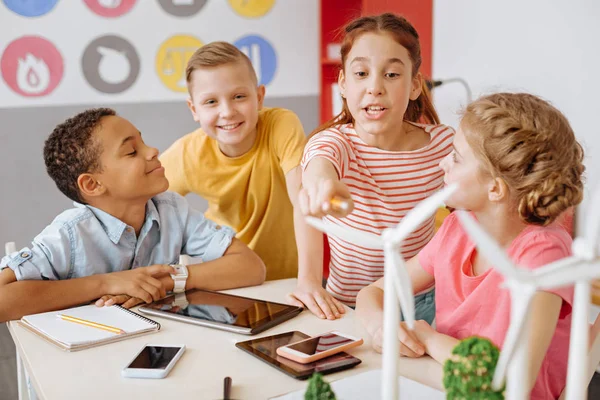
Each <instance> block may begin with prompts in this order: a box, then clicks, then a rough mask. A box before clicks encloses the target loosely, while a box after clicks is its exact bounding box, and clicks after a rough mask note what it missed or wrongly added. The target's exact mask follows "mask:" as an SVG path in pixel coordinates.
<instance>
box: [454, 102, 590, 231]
mask: <svg viewBox="0 0 600 400" xmlns="http://www.w3.org/2000/svg"><path fill="white" fill-rule="evenodd" d="M460 126H461V128H462V131H463V132H464V134H465V139H466V140H467V143H469V146H471V148H472V149H473V151H474V153H475V155H476V156H477V157H478V158H479V159H480V160H481V161H482V162H483V166H484V169H485V170H486V171H487V172H489V173H490V174H491V175H492V176H494V177H498V178H501V179H503V180H504V182H505V183H506V185H507V186H508V189H509V191H510V194H511V196H512V197H513V199H514V201H515V205H516V207H517V210H518V212H519V216H520V218H521V220H522V221H523V222H525V223H528V224H533V225H542V226H545V225H548V224H550V223H552V222H553V221H554V220H555V219H556V218H557V217H558V216H559V215H560V214H562V213H563V212H564V211H565V210H567V209H569V208H570V207H573V206H576V205H577V204H579V203H580V202H581V200H582V199H583V172H584V171H585V167H584V166H583V148H582V147H581V145H580V144H579V143H578V142H577V140H576V138H575V134H574V133H573V129H572V128H571V125H570V124H569V121H568V120H567V118H566V117H565V116H564V115H563V114H562V113H561V112H560V111H559V110H557V109H556V108H555V107H553V106H552V105H551V104H550V103H548V102H547V101H544V100H542V99H540V98H539V97H536V96H533V95H531V94H527V93H495V94H492V95H488V96H484V97H482V98H480V99H478V100H476V101H474V102H473V103H471V104H469V105H468V106H467V109H466V110H465V112H464V115H463V119H462V121H461V123H460Z"/></svg>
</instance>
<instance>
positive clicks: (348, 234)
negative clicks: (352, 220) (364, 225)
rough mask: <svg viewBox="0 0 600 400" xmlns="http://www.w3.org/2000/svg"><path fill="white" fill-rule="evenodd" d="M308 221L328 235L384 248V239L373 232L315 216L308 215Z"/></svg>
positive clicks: (366, 245)
mask: <svg viewBox="0 0 600 400" xmlns="http://www.w3.org/2000/svg"><path fill="white" fill-rule="evenodd" d="M306 222H307V223H308V224H309V225H311V226H313V227H315V228H317V229H318V230H320V231H321V232H325V233H326V234H327V235H330V236H335V237H337V238H339V239H342V240H345V241H347V242H350V243H354V244H356V245H358V246H365V247H371V248H376V249H383V240H382V239H381V237H379V236H377V235H373V234H372V233H367V232H361V231H359V230H356V229H351V228H343V227H341V226H338V225H334V224H332V223H328V222H325V221H323V220H321V219H318V218H314V217H306Z"/></svg>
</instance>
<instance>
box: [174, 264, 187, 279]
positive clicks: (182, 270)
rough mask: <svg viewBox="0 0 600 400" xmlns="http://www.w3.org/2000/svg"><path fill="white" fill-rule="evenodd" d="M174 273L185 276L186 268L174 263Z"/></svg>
mask: <svg viewBox="0 0 600 400" xmlns="http://www.w3.org/2000/svg"><path fill="white" fill-rule="evenodd" d="M173 268H174V269H175V275H183V276H187V268H186V267H185V266H183V265H174V266H173Z"/></svg>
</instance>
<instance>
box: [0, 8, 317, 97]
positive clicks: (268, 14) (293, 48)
mask: <svg viewBox="0 0 600 400" xmlns="http://www.w3.org/2000/svg"><path fill="white" fill-rule="evenodd" d="M318 9H319V0H82V1H70V0H45V1H38V0H0V20H1V21H2V24H0V35H1V36H0V37H2V38H3V40H2V41H1V42H0V107H1V108H9V107H28V106H40V105H49V106H54V105H72V104H81V105H86V104H107V103H108V104H118V103H133V102H135V103H143V102H162V101H185V99H186V97H187V84H186V76H185V68H186V65H187V62H188V60H189V58H190V57H191V56H192V54H193V53H194V52H195V51H196V50H197V49H198V48H200V47H201V46H203V45H204V44H206V43H210V42H213V41H227V42H230V43H232V44H234V45H235V46H236V47H238V48H239V49H240V50H241V51H242V52H243V53H244V54H246V55H247V56H248V57H249V58H250V60H251V62H252V65H253V67H254V69H255V71H256V76H257V79H258V82H259V84H261V85H265V87H266V92H267V96H268V97H294V96H314V95H318V93H319V75H318V74H319V72H318V71H319V68H318V66H319V60H318V48H319V47H318V39H319V37H318V35H319V33H318V32H319V25H318V23H319V21H318Z"/></svg>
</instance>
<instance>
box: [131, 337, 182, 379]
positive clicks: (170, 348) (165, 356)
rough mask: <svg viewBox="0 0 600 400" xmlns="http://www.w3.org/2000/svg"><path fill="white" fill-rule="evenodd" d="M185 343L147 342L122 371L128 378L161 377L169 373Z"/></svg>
mask: <svg viewBox="0 0 600 400" xmlns="http://www.w3.org/2000/svg"><path fill="white" fill-rule="evenodd" d="M184 351H185V345H183V344H178V345H165V344H147V345H145V346H144V348H143V349H142V350H140V352H139V353H137V354H136V355H135V357H134V358H133V360H131V362H130V363H129V364H128V365H127V366H126V367H125V368H123V370H122V371H121V375H122V376H124V377H126V378H150V379H161V378H164V377H165V376H167V375H168V374H169V371H171V369H172V368H173V366H174V365H175V363H176V362H177V360H179V358H180V357H181V355H182V354H183V352H184Z"/></svg>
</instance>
